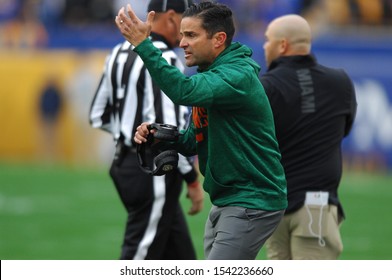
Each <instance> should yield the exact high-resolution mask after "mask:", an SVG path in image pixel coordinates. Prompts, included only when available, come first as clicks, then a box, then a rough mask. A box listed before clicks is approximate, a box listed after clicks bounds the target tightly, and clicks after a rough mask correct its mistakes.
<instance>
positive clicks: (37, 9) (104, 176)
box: [0, 0, 392, 260]
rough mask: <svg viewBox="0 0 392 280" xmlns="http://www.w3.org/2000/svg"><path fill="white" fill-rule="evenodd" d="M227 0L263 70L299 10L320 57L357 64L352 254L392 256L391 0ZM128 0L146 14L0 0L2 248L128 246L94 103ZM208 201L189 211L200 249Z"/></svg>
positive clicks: (44, 254)
mask: <svg viewBox="0 0 392 280" xmlns="http://www.w3.org/2000/svg"><path fill="white" fill-rule="evenodd" d="M219 2H222V3H226V4H228V5H229V6H230V7H232V9H233V10H234V13H235V19H236V24H237V35H236V38H235V39H236V40H238V41H240V42H242V43H245V44H248V45H249V46H250V47H252V49H253V51H254V59H255V60H256V61H258V62H259V63H260V65H261V66H262V72H264V71H265V64H264V55H263V49H262V45H263V42H264V41H263V40H264V30H265V27H266V25H267V23H268V22H269V21H270V20H271V19H273V18H274V17H276V16H279V15H282V14H287V13H297V14H302V15H303V16H305V17H306V18H307V19H308V20H309V21H310V23H311V26H312V29H313V32H314V44H313V52H314V53H315V55H316V57H317V58H318V60H319V61H320V62H321V63H323V64H326V65H329V66H332V67H339V68H344V69H345V70H346V71H347V72H348V73H349V75H350V76H351V78H352V79H353V81H354V84H355V88H356V92H357V99H358V114H357V118H356V122H355V125H354V127H353V130H352V133H351V135H350V136H349V137H348V138H347V139H346V140H345V141H344V144H343V151H344V162H345V164H344V175H343V180H342V185H341V188H340V195H341V198H342V201H343V204H344V205H345V210H346V214H347V220H346V221H345V223H344V224H343V226H342V233H343V241H344V245H345V250H344V253H343V255H342V257H341V258H342V259H356V260H360V259H376V260H377V259H392V253H391V252H392V243H391V242H390V241H389V238H390V236H392V218H390V216H389V210H390V209H391V207H390V205H391V201H392V175H391V170H392V70H391V65H392V32H391V31H392V1H391V0H313V1H312V0H245V1H235V0H230V1H229V0H226V1H224V0H222V1H219ZM126 3H131V5H132V6H133V7H134V8H135V9H136V10H137V12H138V14H139V16H141V18H145V10H146V5H147V3H148V1H147V0H143V1H142V0H84V1H82V0H56V1H53V0H20V1H18V0H0V120H2V125H1V128H2V129H1V140H0V259H116V258H117V257H118V252H119V247H120V245H121V244H120V243H121V236H122V231H123V223H124V219H125V212H124V211H123V209H122V206H121V205H120V202H119V200H118V197H117V194H116V193H115V190H114V187H113V185H112V183H111V181H110V178H109V175H108V171H107V169H108V164H109V163H110V161H111V156H112V152H113V150H112V146H113V145H112V140H111V138H110V136H108V135H105V134H104V133H103V132H100V131H96V130H94V129H92V128H90V126H89V123H88V111H89V107H90V102H91V98H92V96H93V94H94V91H95V87H96V85H97V83H98V81H99V78H100V74H101V71H102V67H103V63H104V60H105V56H106V55H107V53H108V51H109V50H110V49H111V48H112V47H113V46H114V45H115V44H117V43H118V42H120V41H122V36H121V34H119V32H118V31H117V29H116V27H115V25H114V22H113V19H114V17H115V15H116V14H117V11H118V9H119V8H120V7H121V6H124V5H125V4H126ZM179 53H180V56H181V50H179ZM192 71H194V69H189V73H192ZM183 204H184V207H185V208H187V207H189V204H188V201H186V199H185V198H184V197H183ZM208 206H209V202H208V198H207V199H206V207H205V209H206V210H205V211H204V212H203V213H202V214H201V215H198V216H196V217H188V220H189V223H190V227H191V229H192V234H193V238H194V241H195V244H196V246H197V249H198V256H199V258H203V255H202V235H203V228H204V221H205V218H206V216H207V211H208V208H209V207H208ZM185 210H186V209H185ZM259 258H260V259H263V258H265V255H264V252H263V251H262V252H261V253H260V256H259Z"/></svg>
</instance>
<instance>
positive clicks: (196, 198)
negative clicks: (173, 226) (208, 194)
mask: <svg viewBox="0 0 392 280" xmlns="http://www.w3.org/2000/svg"><path fill="white" fill-rule="evenodd" d="M187 186H188V192H187V195H186V197H187V198H189V199H190V200H191V202H192V206H191V209H189V211H188V214H189V215H195V214H197V213H199V212H200V211H201V210H202V209H203V202H204V190H203V188H202V186H201V184H200V183H199V181H198V180H196V181H195V182H193V183H190V184H188V185H187Z"/></svg>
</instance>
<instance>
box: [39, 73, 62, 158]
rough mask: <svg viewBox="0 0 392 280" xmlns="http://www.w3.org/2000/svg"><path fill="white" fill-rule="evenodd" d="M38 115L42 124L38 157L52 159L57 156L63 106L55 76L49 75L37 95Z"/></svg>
mask: <svg viewBox="0 0 392 280" xmlns="http://www.w3.org/2000/svg"><path fill="white" fill-rule="evenodd" d="M39 98H40V99H39V104H38V105H39V108H38V109H39V115H40V120H41V126H42V134H41V139H40V141H39V143H41V149H40V150H41V153H40V157H41V158H42V159H45V160H53V159H55V157H56V156H57V150H58V149H57V146H58V143H57V142H58V139H57V131H58V125H59V115H60V112H61V109H62V107H63V102H62V96H61V91H60V87H59V85H58V82H57V80H56V78H55V77H49V78H48V81H47V83H46V84H45V86H44V88H43V90H42V92H41V95H40V97H39Z"/></svg>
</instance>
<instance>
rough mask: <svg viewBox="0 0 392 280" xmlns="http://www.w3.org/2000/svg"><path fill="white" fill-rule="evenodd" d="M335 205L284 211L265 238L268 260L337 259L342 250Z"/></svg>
mask: <svg viewBox="0 0 392 280" xmlns="http://www.w3.org/2000/svg"><path fill="white" fill-rule="evenodd" d="M337 212H338V211H337V207H336V206H335V205H327V206H324V207H323V208H321V206H313V205H307V206H303V207H302V208H300V209H299V210H298V211H296V212H294V213H290V214H287V215H285V216H284V217H283V219H282V220H281V222H280V224H279V226H278V228H277V229H276V230H275V232H274V233H273V234H272V236H271V237H270V238H269V239H268V240H267V242H266V248H267V257H268V259H271V260H336V259H338V257H339V256H340V254H341V252H342V250H343V243H342V239H341V236H340V230H339V227H340V221H339V219H338V213H337Z"/></svg>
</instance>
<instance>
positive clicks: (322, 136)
mask: <svg viewBox="0 0 392 280" xmlns="http://www.w3.org/2000/svg"><path fill="white" fill-rule="evenodd" d="M265 37H266V41H265V44H264V52H265V59H266V63H267V66H268V71H267V73H265V74H264V75H263V76H262V77H261V82H262V84H263V86H264V88H265V91H266V93H267V96H268V98H269V100H270V104H271V107H272V111H273V114H274V121H275V128H276V136H277V139H278V143H279V147H280V150H281V153H282V164H283V166H284V169H285V173H286V179H287V190H288V207H287V209H286V212H285V216H284V218H283V219H282V221H281V223H280V224H279V226H278V228H277V230H276V231H275V232H274V233H273V235H272V236H271V237H270V238H269V239H268V241H267V243H266V247H267V256H268V258H269V259H284V260H289V259H295V260H298V259H315V260H326V259H338V258H339V256H340V254H341V252H342V250H343V244H342V239H341V235H340V231H339V227H340V224H341V221H342V220H343V218H344V213H343V208H342V205H341V203H340V201H339V197H338V186H339V182H340V179H341V175H342V153H341V143H342V140H343V138H344V137H345V136H347V135H348V134H349V132H350V130H351V127H352V125H353V122H354V118H355V114H356V107H357V103H356V97H355V91H354V87H353V84H352V82H351V80H350V78H349V77H348V76H347V74H346V73H345V72H344V71H343V70H340V69H339V70H338V69H332V68H328V67H325V66H323V65H320V64H318V63H317V61H316V59H315V57H314V56H313V55H311V29H310V26H309V24H308V23H307V21H306V20H305V19H304V18H302V17H300V16H298V15H285V16H282V17H279V18H276V19H275V20H273V21H272V22H271V23H270V24H269V26H268V27H267V29H266V32H265Z"/></svg>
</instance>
